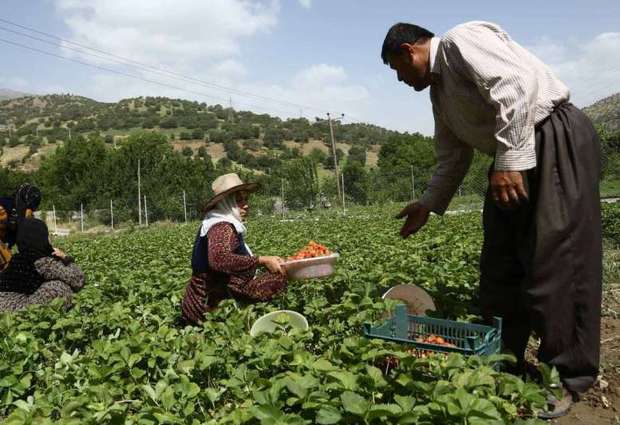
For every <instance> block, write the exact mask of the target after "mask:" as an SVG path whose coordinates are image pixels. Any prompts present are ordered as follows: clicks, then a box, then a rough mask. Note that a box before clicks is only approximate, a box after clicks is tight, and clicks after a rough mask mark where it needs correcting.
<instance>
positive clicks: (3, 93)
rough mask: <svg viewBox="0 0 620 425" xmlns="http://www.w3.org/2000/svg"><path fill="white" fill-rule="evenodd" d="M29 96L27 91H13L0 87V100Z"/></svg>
mask: <svg viewBox="0 0 620 425" xmlns="http://www.w3.org/2000/svg"><path fill="white" fill-rule="evenodd" d="M24 96H29V95H28V93H23V92H20V91H15V90H11V89H0V101H2V100H9V99H16V98H18V97H24Z"/></svg>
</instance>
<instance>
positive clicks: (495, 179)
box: [490, 171, 528, 209]
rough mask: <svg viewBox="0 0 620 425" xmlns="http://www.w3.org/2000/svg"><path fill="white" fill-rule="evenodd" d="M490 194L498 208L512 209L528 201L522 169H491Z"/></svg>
mask: <svg viewBox="0 0 620 425" xmlns="http://www.w3.org/2000/svg"><path fill="white" fill-rule="evenodd" d="M490 185H491V196H492V197H493V200H494V201H495V203H496V204H497V206H499V207H500V208H504V209H514V208H517V207H518V206H519V205H521V204H522V203H524V202H527V201H528V195H527V191H526V190H525V185H524V184H523V172H522V171H493V172H492V173H491V180H490Z"/></svg>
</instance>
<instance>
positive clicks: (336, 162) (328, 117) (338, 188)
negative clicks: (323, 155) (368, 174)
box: [327, 112, 341, 198]
mask: <svg viewBox="0 0 620 425" xmlns="http://www.w3.org/2000/svg"><path fill="white" fill-rule="evenodd" d="M327 122H328V123H329V134H330V136H331V139H332V154H333V155H334V173H336V188H337V190H338V198H340V196H341V191H340V176H339V173H338V158H337V157H336V140H335V139H334V127H333V126H332V118H331V115H330V114H329V112H328V113H327Z"/></svg>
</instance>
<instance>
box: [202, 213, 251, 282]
mask: <svg viewBox="0 0 620 425" xmlns="http://www.w3.org/2000/svg"><path fill="white" fill-rule="evenodd" d="M208 240H209V247H208V250H209V252H208V257H209V266H210V267H211V268H212V269H213V270H215V271H218V272H222V273H251V274H254V273H255V271H256V267H257V266H258V258H257V257H253V256H248V255H239V254H235V250H236V249H237V248H238V247H239V238H238V236H237V232H236V231H235V229H234V227H233V226H232V225H231V224H228V223H218V224H215V225H213V227H211V229H209V232H208Z"/></svg>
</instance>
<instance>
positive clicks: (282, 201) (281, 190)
mask: <svg viewBox="0 0 620 425" xmlns="http://www.w3.org/2000/svg"><path fill="white" fill-rule="evenodd" d="M280 199H281V200H280V204H281V207H282V218H284V179H280Z"/></svg>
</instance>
